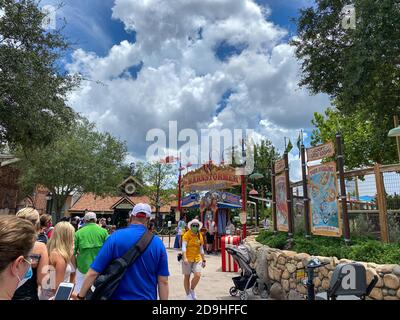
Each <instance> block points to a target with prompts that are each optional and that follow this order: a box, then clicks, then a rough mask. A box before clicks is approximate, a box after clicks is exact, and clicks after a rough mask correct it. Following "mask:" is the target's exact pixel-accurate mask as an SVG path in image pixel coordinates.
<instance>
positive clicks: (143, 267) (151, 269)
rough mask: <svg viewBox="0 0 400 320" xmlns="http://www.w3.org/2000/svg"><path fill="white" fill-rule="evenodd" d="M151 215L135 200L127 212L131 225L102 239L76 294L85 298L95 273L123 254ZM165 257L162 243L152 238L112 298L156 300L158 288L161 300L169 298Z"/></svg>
mask: <svg viewBox="0 0 400 320" xmlns="http://www.w3.org/2000/svg"><path fill="white" fill-rule="evenodd" d="M150 217H151V207H150V206H149V205H148V204H145V203H138V204H137V205H135V207H134V208H133V210H132V212H131V214H130V225H129V226H128V227H127V228H125V229H121V230H118V231H116V232H114V233H113V234H112V235H110V236H109V237H108V239H107V240H106V241H105V243H104V245H103V247H102V248H101V249H100V251H99V253H98V255H97V257H96V259H95V260H94V261H93V263H92V264H91V266H90V269H89V271H88V272H87V274H86V278H85V281H84V283H83V285H82V289H81V290H80V292H79V294H78V295H77V298H78V299H84V297H85V296H86V293H87V292H88V290H89V288H90V287H91V286H92V284H93V282H94V281H95V279H96V278H97V276H98V275H99V274H100V273H102V272H103V271H104V270H105V269H106V268H107V267H108V265H109V264H110V263H111V262H112V261H114V260H115V259H118V258H120V257H122V256H123V255H124V254H125V253H126V252H127V251H128V250H129V249H130V248H131V247H132V246H133V245H134V244H135V243H136V242H137V241H139V239H140V238H141V237H142V235H143V234H144V232H145V231H146V229H147V223H148V220H149V218H150ZM168 276H169V271H168V257H167V252H166V249H165V246H164V244H163V243H162V241H161V239H160V238H158V237H153V240H152V241H151V243H150V245H149V246H148V247H147V249H146V250H145V252H143V253H142V255H141V256H140V257H139V258H138V259H137V260H136V261H135V262H134V263H133V264H132V265H131V266H130V267H128V270H127V272H126V274H125V275H124V277H123V278H122V279H121V282H120V284H119V286H118V288H117V289H116V290H115V292H114V294H113V295H112V297H111V299H112V300H157V287H158V294H159V297H160V300H167V299H168Z"/></svg>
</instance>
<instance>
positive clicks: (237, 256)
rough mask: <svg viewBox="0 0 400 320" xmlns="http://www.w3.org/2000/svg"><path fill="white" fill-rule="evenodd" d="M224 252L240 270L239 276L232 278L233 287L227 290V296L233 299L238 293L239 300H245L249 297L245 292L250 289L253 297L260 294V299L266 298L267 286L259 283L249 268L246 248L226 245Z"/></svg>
mask: <svg viewBox="0 0 400 320" xmlns="http://www.w3.org/2000/svg"><path fill="white" fill-rule="evenodd" d="M226 251H227V252H228V253H229V254H230V255H231V256H232V258H233V260H235V262H236V263H237V264H238V265H239V268H240V269H241V275H240V276H238V277H233V278H232V281H233V283H234V285H235V286H234V287H231V288H230V289H229V294H230V295H231V296H232V297H235V296H237V294H238V292H239V296H240V300H247V299H248V297H249V295H248V293H247V290H248V289H252V292H253V294H254V295H258V294H260V295H261V297H262V298H267V296H268V286H267V285H266V284H265V283H262V281H260V279H259V278H258V276H257V272H256V270H255V269H253V268H252V267H251V266H250V262H251V258H250V254H249V252H248V250H247V248H246V247H245V246H243V245H241V246H239V247H236V246H233V245H227V246H226Z"/></svg>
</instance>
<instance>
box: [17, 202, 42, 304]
mask: <svg viewBox="0 0 400 320" xmlns="http://www.w3.org/2000/svg"><path fill="white" fill-rule="evenodd" d="M16 216H17V217H18V218H21V219H24V220H27V221H29V222H30V223H31V224H32V225H33V228H34V229H35V232H36V241H35V244H34V246H33V249H32V252H31V256H30V258H31V260H32V265H31V266H32V277H31V278H30V279H29V280H27V281H26V282H25V283H24V284H23V285H22V286H20V287H19V288H18V289H17V291H15V293H14V296H13V300H39V295H38V290H39V287H41V286H42V283H43V281H44V279H45V277H46V275H47V268H48V264H49V256H48V254H47V248H46V245H45V244H44V243H41V242H39V241H37V237H38V236H39V232H40V216H39V212H38V211H37V210H36V209H35V208H30V207H27V208H23V209H21V210H19V211H18V212H17V214H16ZM20 236H22V235H20Z"/></svg>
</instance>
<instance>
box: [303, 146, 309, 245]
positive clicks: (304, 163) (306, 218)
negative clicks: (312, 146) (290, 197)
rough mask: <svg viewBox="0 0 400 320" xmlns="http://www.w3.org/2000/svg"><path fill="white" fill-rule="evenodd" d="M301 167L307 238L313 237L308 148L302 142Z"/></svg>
mask: <svg viewBox="0 0 400 320" xmlns="http://www.w3.org/2000/svg"><path fill="white" fill-rule="evenodd" d="M301 167H302V175H303V201H304V227H305V229H306V238H311V227H310V199H309V198H308V185H307V170H306V169H307V164H306V148H305V147H304V144H303V143H302V144H301Z"/></svg>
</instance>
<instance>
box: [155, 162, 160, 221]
mask: <svg viewBox="0 0 400 320" xmlns="http://www.w3.org/2000/svg"><path fill="white" fill-rule="evenodd" d="M160 180H161V164H158V173H157V185H156V221H157V224H158V226H161V217H160V205H159V203H160V184H161V181H160Z"/></svg>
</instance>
